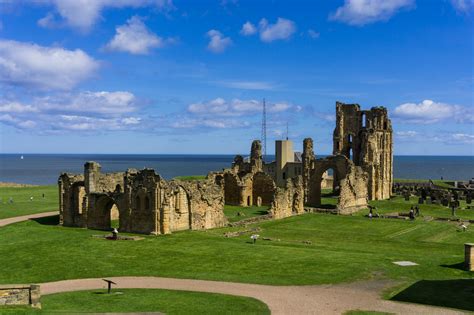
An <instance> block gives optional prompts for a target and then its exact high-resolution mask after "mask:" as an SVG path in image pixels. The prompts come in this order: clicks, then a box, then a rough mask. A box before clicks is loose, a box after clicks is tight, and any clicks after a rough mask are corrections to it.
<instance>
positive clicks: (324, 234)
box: [0, 214, 474, 285]
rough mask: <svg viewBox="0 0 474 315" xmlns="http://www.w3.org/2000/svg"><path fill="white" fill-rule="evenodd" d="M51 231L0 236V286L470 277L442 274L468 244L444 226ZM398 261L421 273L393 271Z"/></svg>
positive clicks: (21, 226) (344, 219) (12, 228)
mask: <svg viewBox="0 0 474 315" xmlns="http://www.w3.org/2000/svg"><path fill="white" fill-rule="evenodd" d="M39 222H41V223H42V224H41V223H39ZM51 223H52V222H51V221H49V220H46V219H41V220H37V221H27V222H22V223H18V224H14V225H9V226H6V227H3V228H1V229H0V239H1V240H2V246H0V266H2V272H1V273H0V283H36V282H46V281H54V280H62V279H74V278H94V277H106V276H163V277H177V278H191V279H207V280H223V281H235V282H247V283H263V284H280V285H290V284H299V285H303V284H321V283H336V282H342V281H351V280H357V279H365V278H370V277H373V276H374V275H379V276H380V275H382V276H384V277H388V278H391V279H398V280H404V281H408V282H414V281H417V280H420V279H426V280H429V279H432V280H447V279H458V278H469V277H473V274H472V273H469V272H466V271H463V270H460V269H459V268H450V267H449V266H453V265H456V264H459V263H461V262H462V261H463V259H464V256H463V255H464V247H463V244H464V243H466V242H472V240H473V239H474V229H469V230H468V231H466V232H459V231H458V230H457V229H456V226H455V225H453V224H450V223H446V222H424V221H421V220H419V221H414V222H409V221H402V220H390V219H385V220H369V219H367V218H364V217H360V216H334V215H325V214H305V215H301V216H297V217H291V218H287V219H283V220H275V221H265V222H262V223H259V224H256V225H258V226H259V227H260V228H261V231H260V232H259V234H260V235H261V237H262V238H263V237H269V238H272V239H279V240H280V241H265V240H263V239H261V240H259V241H258V242H257V244H256V245H252V244H250V240H249V236H250V234H251V232H249V233H248V235H247V234H244V235H242V236H240V237H235V238H225V237H223V233H224V232H226V231H237V230H241V229H244V228H238V227H234V228H230V227H229V228H221V229H213V230H207V231H183V232H179V233H174V234H171V235H166V236H160V237H153V236H145V238H144V239H143V240H140V241H107V240H104V239H98V238H93V237H91V236H92V235H93V234H100V233H103V232H100V231H93V230H85V229H79V228H69V227H61V226H55V225H49V224H51ZM308 241H309V242H310V244H308ZM399 260H410V261H414V262H416V263H418V264H419V266H414V267H399V266H397V265H394V264H393V263H392V262H393V261H399ZM289 266H291V267H289Z"/></svg>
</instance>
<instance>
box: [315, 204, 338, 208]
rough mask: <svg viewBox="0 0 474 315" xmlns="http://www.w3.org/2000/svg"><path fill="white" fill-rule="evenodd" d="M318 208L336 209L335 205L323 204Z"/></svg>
mask: <svg viewBox="0 0 474 315" xmlns="http://www.w3.org/2000/svg"><path fill="white" fill-rule="evenodd" d="M319 208H322V209H336V205H330V204H323V205H320V206H319Z"/></svg>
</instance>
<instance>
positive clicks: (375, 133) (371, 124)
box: [208, 102, 393, 218]
mask: <svg viewBox="0 0 474 315" xmlns="http://www.w3.org/2000/svg"><path fill="white" fill-rule="evenodd" d="M333 142H334V151H333V153H334V154H333V155H332V156H329V157H326V158H322V159H317V158H316V155H315V153H314V151H313V140H312V139H311V138H307V139H304V141H303V153H302V154H297V153H295V152H293V149H292V142H291V141H289V140H279V141H276V147H275V154H276V156H275V158H276V161H274V162H271V163H265V162H264V161H263V159H262V150H261V143H260V141H258V140H255V141H253V143H252V147H251V151H250V157H249V158H248V160H245V159H244V158H243V157H242V156H240V155H237V156H236V157H235V158H234V162H233V164H232V167H231V168H230V169H226V170H224V171H222V172H219V173H210V174H209V175H208V177H209V178H212V179H214V181H215V182H216V183H217V184H218V185H221V186H222V187H223V190H224V196H225V203H226V204H229V205H238V206H244V207H245V206H252V205H257V206H261V205H267V206H269V207H270V210H269V212H270V213H271V214H272V215H273V217H275V218H283V217H287V216H290V215H293V214H300V213H303V212H305V208H306V209H310V208H318V207H321V206H322V204H321V191H322V189H324V188H327V187H328V185H331V186H332V188H333V191H334V192H336V193H338V194H339V197H338V202H337V205H336V209H335V212H337V213H340V214H350V213H353V212H355V211H358V210H360V209H363V208H366V207H367V203H368V200H382V199H388V198H390V195H391V189H392V182H393V145H392V127H391V122H390V119H388V114H387V110H386V109H385V108H383V107H374V108H372V109H371V110H361V109H360V106H359V105H358V104H343V103H339V102H337V103H336V128H335V130H334V137H333ZM329 169H332V170H333V175H332V178H331V177H330V176H328V170H329Z"/></svg>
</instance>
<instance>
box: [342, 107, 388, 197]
mask: <svg viewBox="0 0 474 315" xmlns="http://www.w3.org/2000/svg"><path fill="white" fill-rule="evenodd" d="M333 143H334V146H333V154H334V155H344V156H346V157H347V158H348V159H350V160H352V161H353V162H354V164H355V165H357V166H361V167H362V168H363V169H364V171H366V172H367V174H368V175H369V183H368V193H369V199H370V200H381V199H387V198H389V197H390V193H391V187H392V182H393V142H392V124H391V121H390V119H389V118H388V114H387V109H386V108H385V107H372V108H371V109H370V110H361V109H360V106H359V104H344V103H340V102H336V128H335V129H334V136H333Z"/></svg>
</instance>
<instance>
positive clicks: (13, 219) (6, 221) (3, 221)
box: [0, 211, 59, 227]
mask: <svg viewBox="0 0 474 315" xmlns="http://www.w3.org/2000/svg"><path fill="white" fill-rule="evenodd" d="M57 214H59V211H49V212H41V213H32V214H26V215H22V216H19V217H11V218H5V219H0V227H2V226H5V225H9V224H13V223H18V222H22V221H28V220H31V219H38V218H44V217H50V216H52V215H57Z"/></svg>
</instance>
